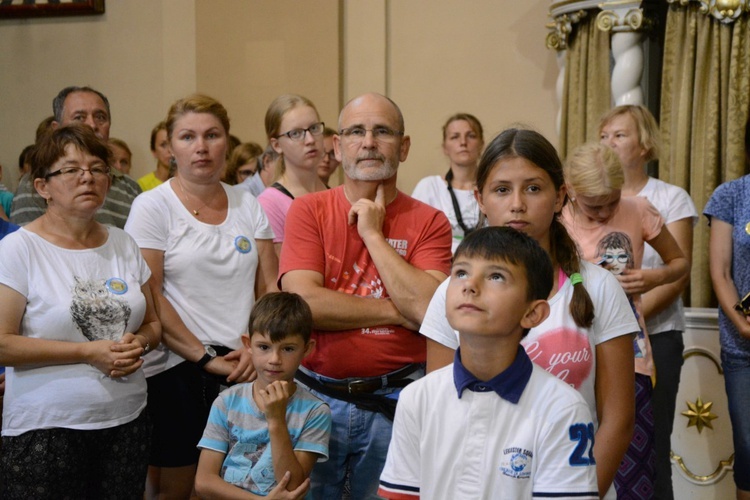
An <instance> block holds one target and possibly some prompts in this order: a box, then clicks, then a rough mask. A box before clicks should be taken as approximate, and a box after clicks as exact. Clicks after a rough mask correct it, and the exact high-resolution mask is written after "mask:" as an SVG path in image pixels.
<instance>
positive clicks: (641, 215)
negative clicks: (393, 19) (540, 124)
mask: <svg viewBox="0 0 750 500" xmlns="http://www.w3.org/2000/svg"><path fill="white" fill-rule="evenodd" d="M52 112H53V115H52V116H51V117H50V118H48V119H45V120H44V121H43V122H42V123H41V124H40V126H39V128H38V130H37V139H36V142H35V144H34V145H31V146H29V147H27V148H25V149H24V150H23V152H22V154H21V157H20V158H19V169H20V170H21V171H22V172H23V176H22V177H21V179H20V181H19V186H18V189H17V190H16V192H15V194H11V193H8V194H7V195H6V194H4V193H3V192H0V195H2V196H0V202H2V205H0V206H2V212H0V238H2V242H0V255H2V258H1V259H0V365H2V366H3V367H5V368H4V370H5V373H4V375H0V377H2V378H3V384H4V385H2V386H0V387H1V388H2V390H4V398H3V403H4V406H3V414H2V445H1V447H0V491H1V492H2V493H1V495H2V497H3V498H8V499H13V498H29V496H32V497H34V498H118V499H120V498H133V499H135V498H154V499H156V498H169V499H171V498H174V499H182V498H190V497H191V496H194V495H197V496H200V497H205V498H263V497H267V498H273V499H297V498H316V499H318V498H320V499H339V498H348V499H357V500H359V499H367V498H391V499H404V498H418V497H423V498H430V499H439V498H445V499H455V498H489V497H493V498H495V497H498V498H499V497H504V498H528V497H531V496H542V497H555V498H619V499H631V498H633V499H650V498H658V499H670V498H673V492H672V479H671V464H670V459H669V452H670V448H671V446H670V435H671V432H672V422H673V420H674V413H675V399H676V395H677V389H678V386H679V380H680V370H681V366H682V359H683V358H682V351H683V348H684V345H683V340H682V333H683V332H684V330H685V319H684V311H683V306H682V301H681V295H682V292H683V291H684V290H685V288H686V286H687V284H688V280H689V272H690V265H691V254H692V246H693V245H692V239H693V236H692V233H693V227H694V225H695V224H696V223H697V221H698V213H697V211H696V209H695V206H694V205H693V203H692V201H691V200H690V197H689V195H688V194H687V193H686V192H685V191H684V190H682V189H681V188H678V187H676V186H672V185H670V184H667V183H666V182H663V181H660V180H658V179H655V178H652V177H649V175H648V173H647V171H646V164H647V163H648V162H649V161H652V160H655V159H657V158H658V152H659V131H658V126H657V124H656V120H655V119H654V117H653V116H652V114H651V113H650V112H649V111H648V110H647V109H646V108H645V107H642V106H618V107H615V108H613V109H612V110H611V111H610V112H608V113H607V114H605V116H603V117H602V119H601V123H600V127H599V132H600V140H599V141H597V142H591V143H586V144H582V145H580V146H579V147H578V148H576V149H575V150H574V151H572V152H571V153H570V154H569V155H568V158H566V159H565V161H564V162H563V161H562V159H561V158H560V157H559V156H558V154H557V152H556V150H555V148H554V146H553V145H552V144H551V143H550V141H549V140H548V139H547V138H545V137H544V136H542V135H541V134H540V133H538V132H536V131H534V130H530V129H526V128H510V129H507V130H504V131H502V132H501V133H500V134H498V135H497V136H495V137H494V138H492V139H491V140H489V141H488V143H487V144H486V147H485V138H484V130H483V127H482V124H481V122H480V121H479V119H478V118H477V117H475V116H474V115H472V114H469V113H456V114H454V115H452V116H450V117H449V118H448V119H447V120H446V122H445V124H444V125H443V127H442V148H443V152H444V154H445V156H446V158H447V163H448V170H447V173H445V174H444V175H440V174H436V175H431V176H429V177H427V178H425V179H423V180H422V181H420V182H419V183H418V184H417V186H416V188H415V189H414V192H413V194H412V196H408V195H407V194H405V193H403V192H401V191H400V190H399V189H398V188H397V178H398V171H399V168H400V164H401V163H402V162H404V161H406V160H407V158H408V155H409V151H410V149H411V146H412V144H411V138H410V137H409V135H408V134H407V131H406V126H405V120H404V116H403V115H402V113H401V110H400V109H399V107H398V105H397V104H396V103H395V102H393V101H392V100H391V99H389V98H388V97H385V96H383V95H380V94H375V93H367V94H364V95H361V96H358V97H355V98H354V99H352V100H350V101H349V102H347V103H346V105H345V106H344V107H343V109H342V110H341V113H340V115H339V117H338V123H337V124H336V128H333V127H330V126H328V127H327V126H326V124H325V123H324V122H323V121H322V120H321V117H320V115H319V114H318V112H317V110H316V108H315V105H314V104H313V103H312V102H311V101H310V100H309V99H307V98H305V97H303V96H301V95H296V94H284V95H281V96H279V97H277V98H276V99H274V100H273V102H272V103H271V104H270V105H269V107H268V110H267V112H266V116H265V130H266V135H267V137H266V141H267V146H266V147H265V148H264V147H263V146H261V145H260V144H258V143H254V142H244V143H243V142H241V141H240V140H239V139H237V138H235V137H234V136H232V135H230V119H229V114H228V111H227V110H226V109H225V108H224V106H223V105H222V104H221V103H220V102H219V101H217V100H216V99H213V98H211V97H209V96H206V95H201V94H194V95H190V96H187V97H185V98H182V99H179V100H177V101H176V102H174V103H173V104H172V106H171V107H170V108H169V110H168V111H167V114H166V117H165V119H164V120H163V121H161V122H159V123H158V124H157V125H156V126H154V128H153V130H152V132H151V138H150V148H151V151H152V153H153V156H154V160H155V161H156V167H155V170H153V171H152V172H150V173H149V174H147V175H145V176H144V177H141V178H140V179H138V180H137V182H136V181H135V180H133V179H132V178H131V177H130V176H129V173H130V168H131V159H132V154H131V151H130V148H129V146H128V145H127V144H126V143H125V142H124V141H121V140H119V139H115V138H111V137H110V134H109V132H110V127H111V124H112V122H111V111H110V106H109V101H108V100H107V98H106V96H105V95H104V94H102V93H101V92H99V91H97V90H94V89H92V88H90V87H67V88H65V89H63V90H62V91H61V92H60V93H59V94H58V95H57V96H56V97H55V99H54V100H53V109H52ZM747 129H748V130H747V132H746V137H745V142H746V150H747V152H748V162H749V163H750V124H749V125H748V127H747ZM339 165H341V167H342V172H341V173H339V174H338V176H337V177H335V178H334V173H335V172H336V169H337V168H338V166H339ZM435 170H436V172H439V171H440V169H438V168H436V169H435ZM1 173H2V171H1V170H0V175H1ZM333 180H337V181H338V183H339V184H340V185H338V186H336V187H331V184H333V182H332V181H333ZM748 182H750V181H748V177H743V178H741V179H738V180H736V181H731V182H728V183H727V184H725V185H722V186H720V187H719V188H718V189H717V190H716V192H715V193H714V196H713V197H712V198H711V200H710V202H709V203H708V205H707V206H706V207H705V211H704V213H705V215H706V217H707V218H708V220H709V222H710V225H711V240H710V241H711V243H710V253H711V269H710V271H711V277H712V280H713V284H714V289H715V290H716V295H717V297H718V300H719V304H720V331H721V343H722V364H723V367H724V370H725V378H726V390H727V394H728V396H729V406H730V415H731V419H732V426H733V436H734V444H735V465H734V470H735V482H736V485H737V491H738V498H745V497H748V498H750V484H749V483H748V482H747V481H748V479H747V478H750V439H748V435H750V431H749V430H748V425H749V424H748V422H747V419H745V418H743V417H744V415H745V414H746V413H747V410H748V407H747V405H748V399H747V397H746V396H745V394H744V393H745V392H746V388H747V383H748V382H750V379H748V373H750V364H749V363H748V360H750V340H749V339H750V320H748V315H750V304H745V305H744V307H739V306H737V304H740V306H742V301H741V299H742V298H743V297H744V296H745V295H746V294H748V292H750V289H748V288H750V275H748V273H747V272H746V271H745V269H746V266H744V265H743V263H744V260H743V259H744V256H745V254H747V252H748V250H747V249H748V248H750V240H748V239H747V238H748V234H750V229H748V228H749V227H750V224H748V223H747V220H748V215H747V213H748V208H747V207H746V205H747V202H746V200H747V199H749V198H748V196H747V193H746V191H747V189H750V188H747V189H746V187H745V185H746V184H747V183H748ZM8 219H10V221H8ZM19 226H22V227H19ZM363 299H368V300H363ZM748 302H750V301H748Z"/></svg>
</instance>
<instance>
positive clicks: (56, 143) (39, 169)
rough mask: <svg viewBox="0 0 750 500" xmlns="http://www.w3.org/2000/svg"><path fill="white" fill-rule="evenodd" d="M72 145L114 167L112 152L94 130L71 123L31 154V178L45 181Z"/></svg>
mask: <svg viewBox="0 0 750 500" xmlns="http://www.w3.org/2000/svg"><path fill="white" fill-rule="evenodd" d="M70 144H72V145H73V146H75V147H76V148H77V149H79V150H81V151H83V152H84V153H87V154H90V155H91V156H95V157H97V158H99V159H100V160H102V161H103V162H104V163H105V164H106V165H112V151H111V150H110V149H109V145H108V144H107V142H106V141H105V140H103V139H100V138H99V137H97V136H96V134H94V130H93V129H92V128H91V127H89V126H87V125H84V124H82V123H71V124H70V125H66V126H64V127H60V128H58V129H56V130H53V131H52V132H50V133H49V134H47V135H46V136H44V138H42V140H41V141H40V142H39V143H38V144H37V145H36V147H35V148H34V150H33V151H32V153H31V156H30V158H29V162H30V163H31V178H32V179H44V177H45V176H46V175H47V174H48V173H49V168H50V167H51V166H52V165H54V164H55V162H56V161H57V160H59V159H60V158H62V157H63V156H65V148H66V147H67V146H68V145H70Z"/></svg>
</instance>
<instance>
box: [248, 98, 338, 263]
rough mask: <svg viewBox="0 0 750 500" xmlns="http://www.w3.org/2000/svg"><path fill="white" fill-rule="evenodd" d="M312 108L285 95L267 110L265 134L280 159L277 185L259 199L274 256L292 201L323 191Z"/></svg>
mask: <svg viewBox="0 0 750 500" xmlns="http://www.w3.org/2000/svg"><path fill="white" fill-rule="evenodd" d="M324 129H325V123H323V122H322V121H320V116H319V115H318V111H317V110H316V109H315V105H314V104H313V103H312V102H311V101H310V100H309V99H307V98H306V97H302V96H301V95H296V94H284V95H281V96H279V97H277V98H276V99H274V100H273V102H272V103H271V105H270V106H269V107H268V110H267V111H266V135H267V136H268V142H269V144H270V145H271V146H272V147H273V149H274V150H275V151H276V152H277V153H278V154H279V155H280V156H281V162H280V173H279V178H278V180H277V181H276V182H274V183H273V184H271V185H270V186H269V187H270V188H273V189H266V190H265V191H263V194H261V195H260V196H259V197H258V201H259V202H260V204H261V205H262V206H263V209H264V210H265V211H266V215H267V216H268V220H269V221H270V222H271V227H272V228H273V232H274V234H275V237H274V239H273V242H274V244H275V248H276V253H277V255H278V254H280V253H281V244H282V243H283V242H284V222H285V220H286V213H287V212H288V211H289V207H290V206H291V205H292V200H294V198H296V197H299V196H302V195H303V194H307V193H315V192H317V191H323V190H325V189H326V186H325V184H323V181H321V180H320V178H319V177H318V170H317V167H318V164H319V163H320V160H321V158H322V157H323V155H324V154H325V149H324V147H323V130H324Z"/></svg>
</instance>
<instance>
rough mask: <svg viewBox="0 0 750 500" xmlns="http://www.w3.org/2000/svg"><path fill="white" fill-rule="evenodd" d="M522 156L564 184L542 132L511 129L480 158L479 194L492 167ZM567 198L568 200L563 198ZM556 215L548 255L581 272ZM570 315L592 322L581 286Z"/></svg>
mask: <svg viewBox="0 0 750 500" xmlns="http://www.w3.org/2000/svg"><path fill="white" fill-rule="evenodd" d="M511 158H523V159H524V160H526V161H529V162H531V163H533V164H534V165H536V166H537V167H539V168H541V169H542V170H544V171H545V172H546V173H547V175H549V177H550V179H551V180H552V184H553V185H554V186H555V189H558V190H559V189H560V188H562V186H563V184H564V183H565V179H564V177H563V167H562V162H561V161H560V157H559V156H558V155H557V151H555V148H554V146H552V144H550V142H549V141H548V140H547V139H545V138H544V136H543V135H542V134H540V133H539V132H536V131H534V130H527V129H520V128H510V129H508V130H505V131H503V132H501V133H500V135H498V136H497V137H495V138H494V139H492V141H491V142H490V143H489V145H488V146H487V148H486V149H485V150H484V153H483V154H482V158H481V159H480V160H479V166H478V168H477V189H478V190H479V192H480V193H481V192H482V191H483V190H484V186H485V184H486V183H487V179H488V178H489V176H490V173H491V172H492V170H493V168H494V167H495V166H496V165H497V164H498V162H500V161H501V160H505V159H511ZM566 201H567V199H566ZM559 217H560V215H559V214H556V215H555V217H554V219H553V220H552V224H551V225H550V228H549V240H550V257H552V262H553V263H556V264H558V265H559V266H560V267H561V268H562V270H563V271H564V272H565V274H567V275H568V276H571V275H573V274H574V273H580V272H581V259H580V256H579V254H578V247H576V244H575V242H574V241H573V240H572V239H571V237H570V235H569V234H568V231H567V230H566V229H565V226H563V225H562V222H560V220H559ZM481 222H482V221H480V225H481ZM570 314H571V316H572V317H573V320H574V321H575V323H576V325H578V326H580V327H582V328H589V327H590V326H591V325H592V324H593V322H594V304H593V303H592V302H591V297H590V296H589V293H588V291H587V290H586V288H585V287H584V286H578V285H575V286H574V287H573V298H572V300H571V301H570Z"/></svg>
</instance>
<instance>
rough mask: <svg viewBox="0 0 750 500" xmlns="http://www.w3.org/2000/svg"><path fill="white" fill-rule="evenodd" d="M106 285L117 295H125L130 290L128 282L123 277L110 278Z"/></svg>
mask: <svg viewBox="0 0 750 500" xmlns="http://www.w3.org/2000/svg"><path fill="white" fill-rule="evenodd" d="M104 286H106V287H107V290H109V291H110V292H111V293H114V294H115V295H123V294H125V293H127V291H128V284H127V283H126V282H125V280H123V279H121V278H109V279H108V280H107V281H106V282H105V283H104Z"/></svg>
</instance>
